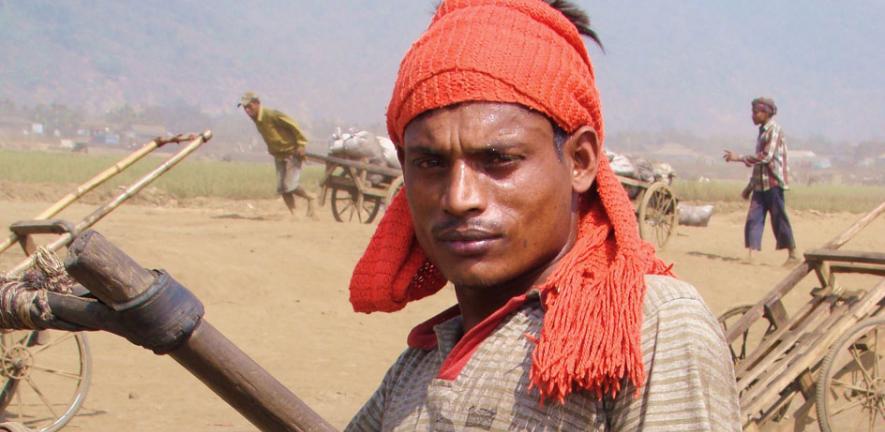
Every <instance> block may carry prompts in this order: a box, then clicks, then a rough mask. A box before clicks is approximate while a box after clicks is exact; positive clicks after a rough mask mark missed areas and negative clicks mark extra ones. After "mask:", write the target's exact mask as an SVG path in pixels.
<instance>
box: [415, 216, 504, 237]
mask: <svg viewBox="0 0 885 432" xmlns="http://www.w3.org/2000/svg"><path fill="white" fill-rule="evenodd" d="M501 231H502V230H501V224H500V223H499V222H497V221H492V220H482V219H460V218H452V217H449V218H445V219H443V220H442V221H439V222H437V223H435V224H433V226H432V227H431V228H430V233H431V234H432V235H433V236H434V237H436V238H439V237H443V238H445V237H451V236H463V235H467V236H476V235H486V236H488V235H497V234H499V233H500V232H501Z"/></svg>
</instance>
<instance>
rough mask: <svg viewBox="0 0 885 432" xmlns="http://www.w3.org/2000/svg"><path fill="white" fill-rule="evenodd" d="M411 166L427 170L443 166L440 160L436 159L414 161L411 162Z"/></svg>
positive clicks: (426, 158) (425, 158) (428, 158)
mask: <svg viewBox="0 0 885 432" xmlns="http://www.w3.org/2000/svg"><path fill="white" fill-rule="evenodd" d="M412 165H413V166H415V167H416V168H422V169H428V168H439V167H441V166H442V165H443V162H442V159H440V158H436V157H424V158H418V159H414V160H413V161H412Z"/></svg>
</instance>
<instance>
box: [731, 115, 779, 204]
mask: <svg viewBox="0 0 885 432" xmlns="http://www.w3.org/2000/svg"><path fill="white" fill-rule="evenodd" d="M741 160H742V161H743V162H744V164H745V165H746V166H748V167H753V174H752V175H751V177H750V183H751V184H752V185H753V190H758V191H766V190H769V189H771V188H775V187H779V188H781V189H789V186H788V181H787V143H786V140H785V139H784V132H783V130H782V129H781V127H780V125H778V124H777V123H775V122H774V120H771V119H769V120H768V122H766V123H765V124H764V125H762V126H760V127H759V137H758V138H756V153H755V154H752V155H748V156H744V157H742V158H741Z"/></svg>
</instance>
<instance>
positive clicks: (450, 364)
mask: <svg viewBox="0 0 885 432" xmlns="http://www.w3.org/2000/svg"><path fill="white" fill-rule="evenodd" d="M529 295H530V294H522V295H519V296H516V297H512V298H510V300H508V301H507V303H506V304H504V306H501V307H500V308H499V309H498V310H496V311H494V312H492V314H491V315H489V316H487V317H486V318H485V319H483V320H482V321H481V322H480V323H479V324H477V325H475V326H473V328H471V329H470V330H469V331H468V332H467V333H465V334H464V336H462V337H461V340H459V341H458V343H456V344H455V346H454V347H453V348H452V351H451V352H450V353H449V355H448V356H447V357H446V359H445V361H443V364H442V366H440V368H439V374H438V375H437V378H439V379H444V380H449V381H453V380H455V379H456V378H458V375H459V374H460V373H461V370H462V369H464V366H466V365H467V362H468V361H470V358H471V357H472V356H473V353H474V352H476V349H477V348H479V345H480V344H481V343H482V342H483V341H484V340H485V339H486V338H487V337H488V336H489V335H490V334H492V332H493V331H495V329H496V328H497V327H498V324H500V323H501V321H502V320H503V319H504V318H505V317H506V316H507V315H510V313H512V312H513V311H515V310H517V309H519V308H520V307H522V305H524V304H525V302H526V300H528V298H529ZM460 314H461V311H460V309H459V308H458V305H455V306H452V307H451V308H449V309H446V310H445V311H443V312H442V313H440V314H439V315H437V316H435V317H433V318H431V319H429V320H427V321H425V322H423V323H421V324H419V325H418V326H416V327H415V328H414V329H412V331H411V332H410V333H409V339H408V342H409V346H410V347H412V348H417V349H424V350H431V349H434V348H436V347H437V343H438V341H437V339H436V333H434V331H433V327H434V326H435V325H437V324H441V323H443V322H445V321H448V320H450V319H452V318H454V317H456V316H458V315H460Z"/></svg>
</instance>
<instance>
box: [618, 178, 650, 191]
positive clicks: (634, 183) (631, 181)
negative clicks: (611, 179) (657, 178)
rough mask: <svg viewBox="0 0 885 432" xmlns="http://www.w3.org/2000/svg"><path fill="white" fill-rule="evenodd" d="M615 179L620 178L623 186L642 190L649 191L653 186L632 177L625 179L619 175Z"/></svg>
mask: <svg viewBox="0 0 885 432" xmlns="http://www.w3.org/2000/svg"><path fill="white" fill-rule="evenodd" d="M615 177H617V178H618V181H619V182H621V184H622V185H627V186H635V187H639V188H642V189H648V187H649V186H650V185H651V183H648V182H644V181H642V180H636V179H632V178H630V177H624V176H619V175H616V176H615Z"/></svg>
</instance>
